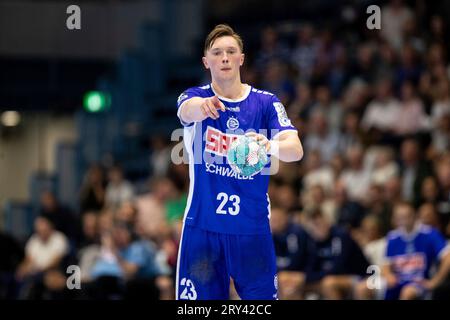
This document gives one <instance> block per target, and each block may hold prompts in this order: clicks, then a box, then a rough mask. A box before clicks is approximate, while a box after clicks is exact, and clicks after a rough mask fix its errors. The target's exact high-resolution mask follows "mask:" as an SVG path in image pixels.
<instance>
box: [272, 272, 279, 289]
mask: <svg viewBox="0 0 450 320" xmlns="http://www.w3.org/2000/svg"><path fill="white" fill-rule="evenodd" d="M273 285H274V286H275V289H277V290H278V275H277V274H276V275H275V277H273Z"/></svg>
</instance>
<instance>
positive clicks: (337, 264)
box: [304, 210, 369, 300]
mask: <svg viewBox="0 0 450 320" xmlns="http://www.w3.org/2000/svg"><path fill="white" fill-rule="evenodd" d="M304 226H305V229H306V231H307V232H308V234H309V235H310V237H311V238H312V241H311V242H310V244H308V260H307V262H306V269H305V270H306V278H305V287H308V286H309V287H312V288H313V289H315V290H316V291H317V290H318V292H319V293H320V295H321V296H322V297H323V298H325V299H333V300H339V299H344V298H345V297H348V296H349V295H350V294H351V292H352V290H353V288H354V284H355V280H356V279H357V278H358V277H360V276H364V275H365V274H366V270H367V267H368V265H369V264H368V262H367V259H366V258H365V256H364V254H363V252H362V251H361V249H360V248H359V246H358V245H357V244H356V243H355V241H354V240H352V238H351V237H350V235H349V234H348V233H346V232H345V231H343V230H341V229H339V228H337V227H334V226H331V225H330V223H329V222H328V221H327V220H326V219H325V218H324V216H323V214H322V212H321V211H320V210H307V211H305V216H304Z"/></svg>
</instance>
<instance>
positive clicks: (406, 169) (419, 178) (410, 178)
mask: <svg viewBox="0 0 450 320" xmlns="http://www.w3.org/2000/svg"><path fill="white" fill-rule="evenodd" d="M400 156H401V165H400V172H401V176H402V178H403V179H402V197H403V199H404V200H406V201H410V202H412V203H413V204H414V206H416V207H417V206H418V205H419V202H420V191H421V187H422V183H423V180H424V179H425V178H426V177H428V176H431V175H433V168H432V167H431V165H430V163H429V162H428V161H427V160H426V159H424V158H423V154H422V153H421V152H420V145H419V143H418V142H417V140H414V139H412V138H408V139H406V140H404V141H403V142H402V145H401V149H400Z"/></svg>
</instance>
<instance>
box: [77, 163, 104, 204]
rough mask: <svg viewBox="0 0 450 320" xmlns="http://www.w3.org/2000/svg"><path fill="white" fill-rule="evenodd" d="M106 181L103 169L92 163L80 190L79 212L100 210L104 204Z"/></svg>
mask: <svg viewBox="0 0 450 320" xmlns="http://www.w3.org/2000/svg"><path fill="white" fill-rule="evenodd" d="M105 188H106V181H105V179H104V174H103V170H102V168H101V167H100V166H99V165H92V166H91V167H90V168H89V169H88V172H87V173H86V176H85V177H84V180H83V184H82V186H81V190H80V211H81V213H84V212H88V211H93V212H98V211H100V210H101V209H102V208H103V206H104V204H105Z"/></svg>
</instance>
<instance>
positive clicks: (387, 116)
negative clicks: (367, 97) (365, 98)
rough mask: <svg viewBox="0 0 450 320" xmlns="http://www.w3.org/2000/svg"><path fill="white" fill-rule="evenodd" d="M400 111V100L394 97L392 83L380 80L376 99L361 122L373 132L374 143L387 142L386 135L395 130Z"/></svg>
mask: <svg viewBox="0 0 450 320" xmlns="http://www.w3.org/2000/svg"><path fill="white" fill-rule="evenodd" d="M399 109H400V104H399V102H398V100H397V99H395V98H394V97H393V96H392V89H391V82H390V81H389V80H387V79H385V80H380V81H379V82H378V83H377V84H376V97H375V99H374V100H373V101H371V102H370V103H369V105H368V106H367V109H366V110H365V112H364V116H363V119H362V122H361V124H362V127H363V128H364V129H365V130H366V131H367V132H371V134H372V139H373V141H374V142H380V141H383V140H384V141H386V134H389V133H390V132H391V130H393V127H394V122H393V121H394V119H395V116H396V115H397V114H398V112H399ZM387 141H389V138H388V137H387Z"/></svg>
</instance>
